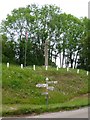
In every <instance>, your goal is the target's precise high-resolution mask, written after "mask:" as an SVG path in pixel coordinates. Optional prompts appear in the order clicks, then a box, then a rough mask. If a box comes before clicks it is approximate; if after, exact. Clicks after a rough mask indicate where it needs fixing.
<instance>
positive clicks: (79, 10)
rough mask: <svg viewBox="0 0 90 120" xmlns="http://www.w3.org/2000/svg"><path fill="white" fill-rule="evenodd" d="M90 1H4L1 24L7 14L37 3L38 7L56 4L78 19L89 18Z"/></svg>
mask: <svg viewBox="0 0 90 120" xmlns="http://www.w3.org/2000/svg"><path fill="white" fill-rule="evenodd" d="M89 1H90V0H2V1H1V2H0V14H1V15H0V22H1V20H3V19H5V18H6V16H7V14H10V12H11V11H12V10H13V9H15V8H19V7H25V6H26V5H29V4H33V3H36V4H38V5H44V4H55V5H57V6H59V7H60V8H61V9H62V12H66V13H70V14H72V15H74V16H76V17H85V16H87V17H88V2H89Z"/></svg>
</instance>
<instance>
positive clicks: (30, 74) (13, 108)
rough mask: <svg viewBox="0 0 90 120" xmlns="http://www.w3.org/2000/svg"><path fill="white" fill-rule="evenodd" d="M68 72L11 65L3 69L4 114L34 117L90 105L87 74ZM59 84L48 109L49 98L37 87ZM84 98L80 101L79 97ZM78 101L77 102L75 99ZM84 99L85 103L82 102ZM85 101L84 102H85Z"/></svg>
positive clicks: (61, 69)
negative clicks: (34, 115) (52, 82)
mask: <svg viewBox="0 0 90 120" xmlns="http://www.w3.org/2000/svg"><path fill="white" fill-rule="evenodd" d="M76 71H77V70H76V69H74V70H73V69H70V71H69V72H67V71H66V69H65V68H60V69H59V70H58V71H57V70H56V68H52V67H49V69H48V70H47V71H46V70H45V68H44V67H43V66H42V67H36V71H34V70H33V69H32V67H31V66H30V67H27V68H24V69H21V68H20V66H14V65H11V66H10V68H7V67H6V65H5V64H3V65H2V104H3V108H2V112H3V116H6V115H19V114H26V113H28V114H32V113H41V112H47V110H48V111H58V110H61V109H71V108H75V107H76V108H77V107H81V106H86V105H88V101H87V99H88V96H84V97H83V94H87V93H88V76H87V75H86V71H84V70H80V74H77V73H76ZM46 77H48V78H49V80H50V81H56V80H57V81H58V84H56V85H50V86H54V87H55V90H54V91H49V105H48V108H47V107H46V98H45V96H44V95H41V93H42V92H45V88H36V84H37V83H45V78H46ZM77 96H80V97H77ZM75 97H76V99H74V98H75ZM82 97H83V99H82ZM82 101H83V102H82Z"/></svg>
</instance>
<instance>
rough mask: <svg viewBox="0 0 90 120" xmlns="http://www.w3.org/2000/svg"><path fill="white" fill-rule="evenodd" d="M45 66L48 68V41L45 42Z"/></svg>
mask: <svg viewBox="0 0 90 120" xmlns="http://www.w3.org/2000/svg"><path fill="white" fill-rule="evenodd" d="M44 50H45V66H48V41H47V40H46V41H45V49H44Z"/></svg>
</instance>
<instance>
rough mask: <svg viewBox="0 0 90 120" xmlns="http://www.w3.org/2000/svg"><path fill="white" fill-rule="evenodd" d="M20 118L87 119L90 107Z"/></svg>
mask: <svg viewBox="0 0 90 120" xmlns="http://www.w3.org/2000/svg"><path fill="white" fill-rule="evenodd" d="M89 109H90V108H89ZM12 118H15V117H9V118H8V117H6V118H3V119H2V120H13V119H12ZM16 118H17V117H16ZM18 118H24V119H25V118H36V119H37V118H84V119H86V118H88V107H86V108H82V109H78V110H72V111H63V112H54V113H43V114H41V115H36V116H24V117H23V116H22V117H18ZM0 120H1V119H0ZM15 120H19V119H15ZM20 120H21V119H20ZM22 120H23V119H22ZM38 120H39V119H38Z"/></svg>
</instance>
